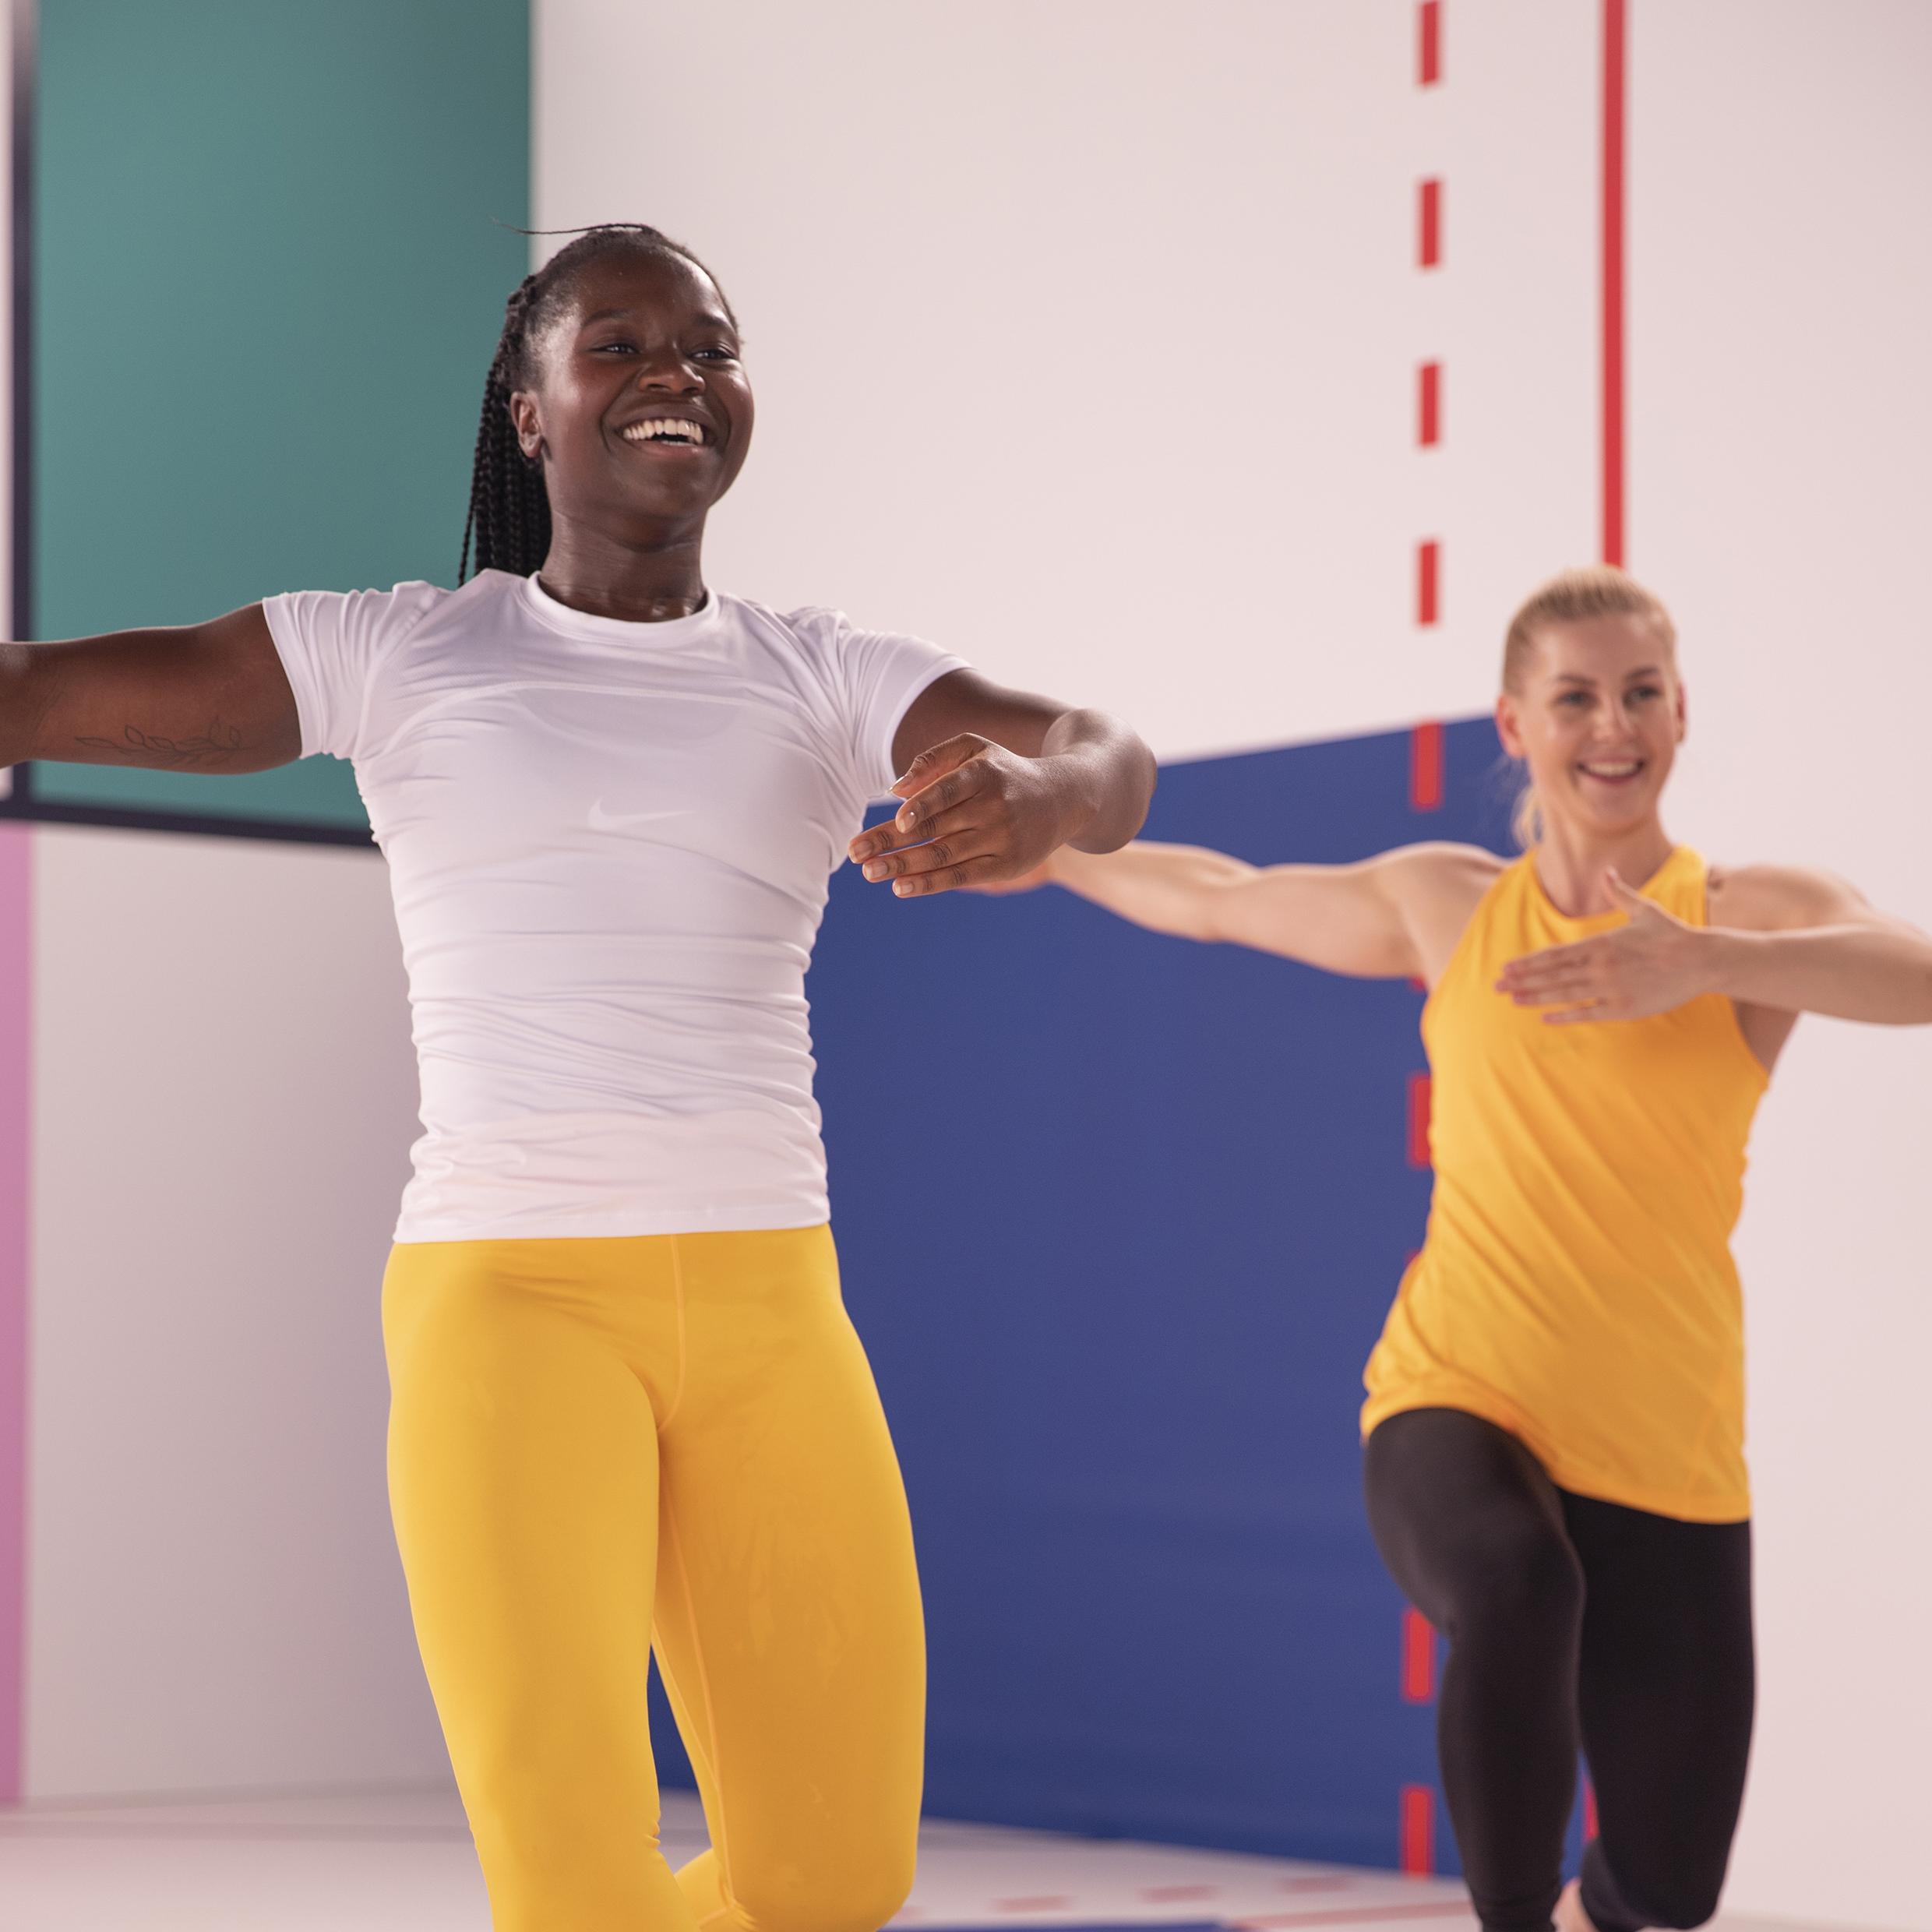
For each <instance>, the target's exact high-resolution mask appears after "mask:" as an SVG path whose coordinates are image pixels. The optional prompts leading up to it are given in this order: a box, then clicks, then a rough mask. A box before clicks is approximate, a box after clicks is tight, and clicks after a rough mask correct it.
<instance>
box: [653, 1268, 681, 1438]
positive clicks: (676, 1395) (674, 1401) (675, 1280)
mask: <svg viewBox="0 0 1932 1932" xmlns="http://www.w3.org/2000/svg"><path fill="white" fill-rule="evenodd" d="M667 1238H668V1240H669V1241H670V1243H671V1292H672V1299H673V1300H674V1301H675V1303H676V1304H677V1310H678V1385H677V1387H676V1388H675V1390H674V1391H672V1397H671V1406H670V1407H669V1408H668V1409H666V1410H665V1418H664V1420H663V1421H662V1422H661V1423H659V1424H658V1433H659V1434H660V1435H661V1434H662V1433H664V1432H665V1430H667V1429H668V1428H669V1427H670V1426H671V1419H672V1417H673V1416H675V1415H676V1414H677V1412H678V1410H679V1408H680V1407H681V1406H682V1403H683V1401H684V1383H685V1373H686V1370H685V1339H684V1257H683V1256H682V1253H680V1252H679V1248H678V1237H677V1236H675V1234H674V1235H672V1236H668V1237H667Z"/></svg>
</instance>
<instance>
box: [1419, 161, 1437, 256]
mask: <svg viewBox="0 0 1932 1932" xmlns="http://www.w3.org/2000/svg"><path fill="white" fill-rule="evenodd" d="M1441 264H1442V183H1441V182H1440V181H1438V180H1437V179H1436V178H1434V177H1433V175H1432V176H1431V177H1430V178H1429V179H1428V180H1427V181H1426V182H1423V184H1422V185H1421V187H1420V189H1419V190H1418V192H1417V194H1416V266H1418V267H1419V268H1438V267H1440V266H1441Z"/></svg>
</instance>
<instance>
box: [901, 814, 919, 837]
mask: <svg viewBox="0 0 1932 1932" xmlns="http://www.w3.org/2000/svg"><path fill="white" fill-rule="evenodd" d="M918 822H919V821H918V819H917V818H916V817H915V816H914V815H913V814H912V813H910V812H901V813H900V814H899V830H901V831H902V832H909V831H911V830H912V828H913V827H914V826H915V825H917V824H918Z"/></svg>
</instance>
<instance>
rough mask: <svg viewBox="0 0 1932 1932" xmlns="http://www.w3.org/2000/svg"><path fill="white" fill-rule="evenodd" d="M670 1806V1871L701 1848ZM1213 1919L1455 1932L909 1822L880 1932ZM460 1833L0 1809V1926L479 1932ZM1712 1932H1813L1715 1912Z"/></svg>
mask: <svg viewBox="0 0 1932 1932" xmlns="http://www.w3.org/2000/svg"><path fill="white" fill-rule="evenodd" d="M704 1842H705V1838H704V1821H703V1817H702V1815H701V1814H700V1812H699V1810H698V1808H697V1804H696V1800H694V1799H693V1798H691V1797H690V1796H689V1795H688V1794H686V1793H673V1794H672V1796H670V1797H669V1798H668V1800H667V1801H666V1803H665V1829H664V1844H665V1852H666V1853H667V1854H668V1856H670V1857H671V1859H672V1861H673V1863H677V1862H679V1860H682V1859H683V1858H685V1857H688V1856H690V1855H691V1854H692V1853H695V1852H696V1851H698V1850H700V1849H702V1847H703V1844H704ZM1162 1920H1165V1921H1167V1922H1169V1923H1172V1922H1174V1921H1176V1920H1197V1921H1198V1920H1218V1921H1221V1922H1222V1923H1228V1924H1231V1925H1234V1926H1236V1927H1241V1928H1243V1932H1304V1929H1305V1932H1323V1929H1324V1928H1327V1927H1335V1928H1346V1932H1431V1929H1432V1928H1436V1927H1440V1929H1441V1932H1472V1929H1473V1927H1474V1926H1475V1920H1473V1919H1472V1917H1471V1916H1469V1912H1468V1905H1467V1903H1466V1902H1465V1899H1464V1897H1463V1895H1462V1891H1461V1888H1460V1887H1459V1886H1457V1885H1454V1884H1450V1883H1448V1882H1447V1881H1443V1880H1440V1879H1408V1878H1400V1877H1394V1876H1391V1874H1388V1873H1386V1872H1366V1871H1355V1870H1349V1869H1348V1868H1346V1867H1339V1866H1325V1865H1308V1864H1300V1863H1292V1862H1290V1861H1289V1860H1282V1859H1264V1858H1246V1857H1239V1856H1234V1855H1232V1854H1230V1853H1222V1852H1197V1851H1184V1850H1177V1849H1172V1848H1170V1847H1168V1846H1153V1845H1133V1844H1122V1843H1117V1842H1101V1841H1096V1840H1091V1839H1068V1838H1060V1837H1056V1836H1054V1835H1050V1834H1048V1833H1045V1832H1013V1831H1005V1830H1000V1829H997V1828H993V1827H990V1826H987V1825H976V1824H943V1823H940V1822H932V1823H929V1824H928V1825H927V1826H926V1828H925V1832H924V1834H923V1836H922V1842H921V1848H920V1855H919V1878H918V1886H917V1888H916V1889H915V1891H914V1893H913V1895H912V1899H911V1902H909V1903H908V1906H907V1907H906V1909H905V1910H904V1913H901V1915H900V1917H899V1919H898V1920H897V1921H895V1923H896V1924H897V1925H900V1926H903V1927H906V1928H907V1932H922V1928H925V1927H932V1928H935V1932H936V1928H939V1927H948V1926H975V1927H984V1926H994V1927H1005V1926H1011V1927H1015V1928H1016V1932H1017V1929H1018V1928H1024V1927H1029V1926H1041V1927H1052V1926H1070V1925H1075V1924H1077V1923H1081V1922H1082V1921H1087V1922H1095V1921H1098V1922H1102V1923H1109V1924H1121V1923H1137V1922H1148V1923H1155V1922H1159V1921H1162ZM488 1925H489V1913H488V1907H487V1906H486V1905H485V1900H484V1896H483V1887H482V1884H481V1881H480V1880H479V1879H478V1876H477V1871H476V1860H475V1857H474V1853H472V1851H471V1846H470V1835H469V1832H468V1830H467V1828H466V1827H465V1825H464V1821H463V1814H462V1812H461V1810H460V1808H459V1807H458V1806H457V1801H456V1797H455V1794H454V1793H453V1792H452V1791H450V1790H448V1789H442V1788H437V1789H403V1790H375V1791H337V1792H329V1793H312V1794H307V1795H291V1796H273V1797H270V1796H262V1795H259V1794H257V1795H254V1796H248V1797H234V1798H227V1799H220V1798H215V1799H205V1800H196V1801H195V1802H192V1803H184V1802H179V1801H173V1800H169V1801H150V1802H146V1803H132V1802H131V1803H111V1804H110V1803H93V1804H85V1805H59V1804H37V1805H31V1806H26V1807H22V1808H21V1809H19V1810H13V1811H0V1927H4V1928H5V1932H488ZM1715 1932H1828V1928H1824V1927H1813V1928H1799V1927H1793V1926H1789V1925H1784V1926H1779V1927H1772V1926H1770V1925H1768V1924H1765V1923H1762V1922H1754V1923H1747V1922H1746V1921H1745V1920H1736V1919H1731V1918H1723V1919H1720V1920H1718V1921H1717V1924H1716V1927H1715Z"/></svg>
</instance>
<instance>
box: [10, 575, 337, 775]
mask: <svg viewBox="0 0 1932 1932" xmlns="http://www.w3.org/2000/svg"><path fill="white" fill-rule="evenodd" d="M299 756H301V726H300V724H299V721H298V718H297V716H296V711H295V697H294V693H293V692H292V691H291V689H289V683H288V677H287V673H286V672H284V670H283V668H282V661H281V658H280V654H278V653H277V650H276V648H275V642H274V640H273V638H272V637H271V636H270V634H269V628H268V620H267V619H266V617H264V616H263V614H262V607H261V605H259V604H251V605H248V606H247V608H245V609H242V610H238V611H231V612H229V613H228V614H227V615H226V616H225V617H217V618H215V619H213V620H211V621H210V622H207V623H205V624H185V625H182V626H178V627H176V628H174V629H156V630H124V631H115V632H111V633H108V635H106V636H100V637H77V638H74V639H72V640H69V642H67V643H49V644H0V765H16V764H19V763H22V762H23V760H27V759H30V758H58V759H65V760H72V761H73V762H75V763H81V764H92V765H144V766H147V767H152V768H153V769H155V770H167V771H205V772H238V771H266V770H268V769H269V767H271V766H273V765H285V764H287V763H289V761H290V760H291V759H294V758H298V757H299Z"/></svg>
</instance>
